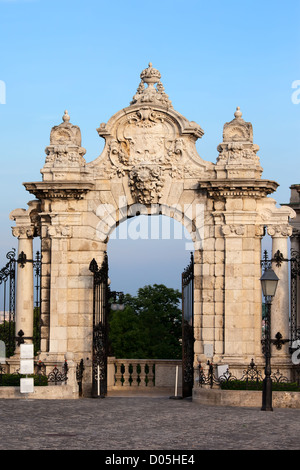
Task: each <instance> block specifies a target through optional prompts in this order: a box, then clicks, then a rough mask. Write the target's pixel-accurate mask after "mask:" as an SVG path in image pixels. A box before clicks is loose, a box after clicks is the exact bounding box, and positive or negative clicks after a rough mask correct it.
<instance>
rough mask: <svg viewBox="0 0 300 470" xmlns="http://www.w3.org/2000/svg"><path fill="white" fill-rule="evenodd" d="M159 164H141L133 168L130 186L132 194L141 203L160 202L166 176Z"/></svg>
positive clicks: (130, 175)
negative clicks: (163, 174) (164, 176)
mask: <svg viewBox="0 0 300 470" xmlns="http://www.w3.org/2000/svg"><path fill="white" fill-rule="evenodd" d="M161 173H162V172H161V169H160V167H159V166H158V165H154V166H150V165H149V166H146V165H141V166H138V167H135V168H133V169H132V170H131V172H130V174H129V186H130V188H131V192H132V196H133V197H134V198H135V200H136V201H137V202H139V203H141V204H151V203H156V202H159V199H160V198H161V196H162V188H163V184H164V178H163V177H162V174H161Z"/></svg>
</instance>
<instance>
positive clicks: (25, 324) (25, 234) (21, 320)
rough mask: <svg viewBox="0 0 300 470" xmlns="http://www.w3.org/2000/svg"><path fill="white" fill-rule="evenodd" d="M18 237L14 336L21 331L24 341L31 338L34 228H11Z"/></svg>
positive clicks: (27, 341)
mask: <svg viewBox="0 0 300 470" xmlns="http://www.w3.org/2000/svg"><path fill="white" fill-rule="evenodd" d="M13 235H14V236H15V237H18V266H17V288H16V336H18V333H19V331H20V330H22V331H23V333H24V337H25V338H26V340H25V342H26V343H32V340H33V309H34V298H33V291H34V281H33V243H32V241H33V236H34V228H33V227H32V226H30V225H28V226H18V227H14V228H13Z"/></svg>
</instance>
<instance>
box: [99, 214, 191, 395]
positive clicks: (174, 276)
mask: <svg viewBox="0 0 300 470" xmlns="http://www.w3.org/2000/svg"><path fill="white" fill-rule="evenodd" d="M193 249H194V243H193V241H192V237H191V235H190V234H189V232H188V230H187V228H186V227H185V226H184V225H183V224H182V222H179V221H178V220H175V219H174V218H171V217H168V216H166V215H162V214H159V213H157V214H156V215H143V214H140V215H136V216H133V217H130V218H128V219H126V220H123V221H121V223H120V224H118V226H117V227H116V228H115V229H114V230H113V231H112V232H111V233H110V237H109V241H108V244H107V254H108V260H109V279H110V292H111V295H112V297H111V302H115V301H116V302H117V307H116V308H114V309H110V320H109V325H110V327H109V344H110V350H109V354H111V357H110V358H109V359H108V394H110V393H116V394H118V393H120V391H122V392H124V391H125V393H126V392H127V393H128V391H129V392H132V391H133V390H134V389H135V390H139V391H141V390H142V389H143V390H144V391H145V392H146V391H150V390H151V389H152V391H157V390H160V392H163V391H165V392H166V393H168V394H170V393H171V394H173V390H175V393H177V392H178V393H181V385H182V377H181V371H182V363H181V361H182V272H183V271H184V269H185V268H186V266H187V265H188V263H189V262H190V258H191V252H193ZM114 306H115V304H114ZM154 387H155V388H154ZM174 387H175V388H174Z"/></svg>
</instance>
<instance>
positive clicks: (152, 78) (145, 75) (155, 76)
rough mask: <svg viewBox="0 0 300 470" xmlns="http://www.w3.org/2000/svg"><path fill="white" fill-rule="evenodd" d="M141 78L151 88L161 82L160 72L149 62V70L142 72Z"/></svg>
mask: <svg viewBox="0 0 300 470" xmlns="http://www.w3.org/2000/svg"><path fill="white" fill-rule="evenodd" d="M140 77H141V79H142V80H143V82H144V83H147V85H148V86H150V87H151V86H153V85H154V84H155V83H157V82H158V81H159V80H160V78H161V74H160V72H159V70H157V69H154V68H153V67H152V63H151V62H149V64H148V68H147V69H144V70H143V71H142V73H141V75H140Z"/></svg>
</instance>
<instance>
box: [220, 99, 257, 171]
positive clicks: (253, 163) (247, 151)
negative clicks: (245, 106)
mask: <svg viewBox="0 0 300 470" xmlns="http://www.w3.org/2000/svg"><path fill="white" fill-rule="evenodd" d="M234 116H235V117H234V119H233V120H232V121H231V122H227V123H225V124H224V128H223V142H222V143H221V144H220V145H219V146H218V151H219V156H218V158H217V165H216V169H217V172H218V174H219V175H222V173H221V171H222V172H223V175H224V176H227V177H233V178H247V179H248V178H254V177H260V175H261V173H262V168H261V167H260V163H259V157H258V156H257V155H256V154H257V152H258V150H259V146H258V145H255V144H253V128H252V124H251V122H245V121H244V119H243V118H242V112H241V110H240V108H239V107H237V108H236V112H235V113H234Z"/></svg>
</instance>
